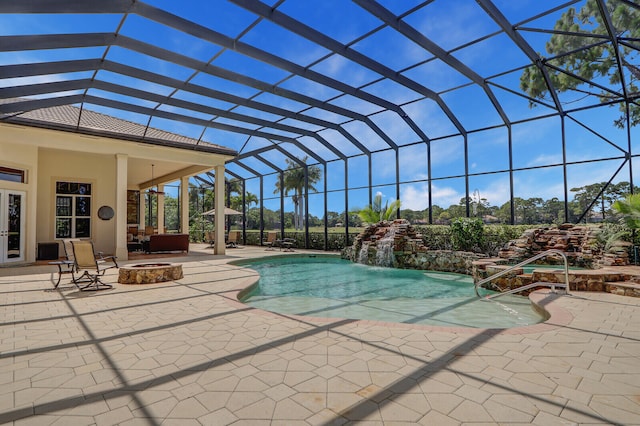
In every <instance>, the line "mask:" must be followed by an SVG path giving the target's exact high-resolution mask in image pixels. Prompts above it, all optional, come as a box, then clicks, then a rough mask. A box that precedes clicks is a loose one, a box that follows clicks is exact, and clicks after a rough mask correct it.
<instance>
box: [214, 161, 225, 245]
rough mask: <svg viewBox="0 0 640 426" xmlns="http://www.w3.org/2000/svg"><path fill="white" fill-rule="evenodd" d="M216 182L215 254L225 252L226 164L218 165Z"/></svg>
mask: <svg viewBox="0 0 640 426" xmlns="http://www.w3.org/2000/svg"><path fill="white" fill-rule="evenodd" d="M214 173H215V177H216V180H215V184H214V188H213V191H214V196H215V206H214V208H215V209H216V215H215V217H214V221H215V222H214V223H215V227H216V232H215V237H214V238H215V240H216V242H215V244H214V245H213V254H224V252H225V241H224V234H225V232H224V164H222V165H219V166H216V167H215V169H214Z"/></svg>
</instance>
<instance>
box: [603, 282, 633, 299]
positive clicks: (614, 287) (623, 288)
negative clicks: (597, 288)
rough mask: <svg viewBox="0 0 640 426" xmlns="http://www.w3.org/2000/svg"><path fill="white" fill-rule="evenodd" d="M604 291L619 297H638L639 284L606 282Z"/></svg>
mask: <svg viewBox="0 0 640 426" xmlns="http://www.w3.org/2000/svg"><path fill="white" fill-rule="evenodd" d="M604 291H606V292H607V293H613V294H618V295H621V296H631V297H640V284H638V283H636V282H633V281H607V282H605V283H604Z"/></svg>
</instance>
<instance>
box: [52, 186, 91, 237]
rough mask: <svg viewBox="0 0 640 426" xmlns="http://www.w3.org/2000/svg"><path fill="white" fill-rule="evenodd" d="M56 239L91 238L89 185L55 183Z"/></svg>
mask: <svg viewBox="0 0 640 426" xmlns="http://www.w3.org/2000/svg"><path fill="white" fill-rule="evenodd" d="M55 221H56V238H90V237H91V184H90V183H79V182H56V218H55Z"/></svg>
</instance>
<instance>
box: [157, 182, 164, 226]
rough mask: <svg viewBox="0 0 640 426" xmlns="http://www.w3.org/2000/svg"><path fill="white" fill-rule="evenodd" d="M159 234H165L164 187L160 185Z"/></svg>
mask: <svg viewBox="0 0 640 426" xmlns="http://www.w3.org/2000/svg"><path fill="white" fill-rule="evenodd" d="M157 195H158V212H157V215H158V234H164V185H161V184H158V194H157Z"/></svg>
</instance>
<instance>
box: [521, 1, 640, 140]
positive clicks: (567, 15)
mask: <svg viewBox="0 0 640 426" xmlns="http://www.w3.org/2000/svg"><path fill="white" fill-rule="evenodd" d="M599 4H605V5H606V10H607V11H608V13H609V15H610V16H611V22H612V24H613V27H614V31H615V32H616V34H615V37H616V38H617V39H618V40H620V39H621V38H623V37H624V38H625V39H629V40H634V39H635V40H637V39H638V38H640V10H638V9H637V8H634V7H633V6H631V5H628V4H626V3H624V2H621V1H618V0H609V1H607V2H600V1H598V0H587V1H586V3H584V5H583V6H582V8H581V9H580V10H579V11H578V10H576V9H575V8H573V7H570V8H569V9H567V11H566V12H564V13H563V14H562V16H561V17H560V18H559V19H558V21H557V22H556V23H555V27H554V28H555V30H556V31H557V33H555V34H554V35H552V36H551V38H550V40H549V41H548V42H547V44H546V46H545V47H546V50H547V53H549V55H550V56H552V57H553V58H552V59H551V60H549V64H550V65H553V68H552V67H547V68H546V71H547V75H548V76H549V79H550V83H551V85H552V86H553V87H554V88H555V89H556V90H558V91H560V92H567V91H572V92H576V93H578V94H579V95H580V96H585V95H586V96H597V97H598V98H599V99H600V102H603V103H604V102H611V101H618V100H620V99H621V96H620V95H619V94H618V93H622V92H623V90H622V88H621V83H622V81H621V78H620V70H619V69H618V63H617V60H616V56H617V55H616V53H617V54H619V56H620V58H621V67H622V68H623V72H624V75H625V81H624V83H626V90H627V92H628V93H637V92H638V85H637V83H638V80H640V68H639V67H638V65H637V61H638V50H637V47H632V45H631V44H630V43H617V46H618V52H616V50H615V49H616V45H614V44H613V43H604V42H602V36H607V37H608V36H609V34H608V30H607V26H606V25H605V22H604V19H603V16H602V14H601V12H600V9H599ZM590 35H593V37H590ZM559 69H563V70H565V71H564V72H563V71H559ZM582 79H583V80H586V81H594V80H596V81H597V80H599V79H606V80H607V81H608V82H609V85H610V87H611V90H610V91H609V90H604V89H598V88H597V86H594V85H589V84H588V83H585V82H584V81H583V80H582ZM520 87H521V88H522V90H524V91H525V92H526V93H528V94H529V95H530V96H531V97H532V98H535V99H541V100H545V99H546V98H547V96H548V94H549V87H548V86H547V82H546V80H545V77H544V75H543V74H542V73H541V71H540V69H539V68H537V67H528V68H525V70H524V71H523V73H522V75H521V76H520ZM535 105H536V103H535V102H533V101H532V102H530V106H535ZM619 108H620V110H621V113H622V114H621V116H620V117H619V118H618V119H616V120H615V121H614V124H615V125H616V126H617V127H620V128H623V127H625V124H626V120H625V116H626V112H625V108H626V105H625V104H624V103H620V104H619ZM629 113H630V120H631V126H635V125H637V124H640V106H639V105H638V104H637V103H635V102H630V103H629Z"/></svg>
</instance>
